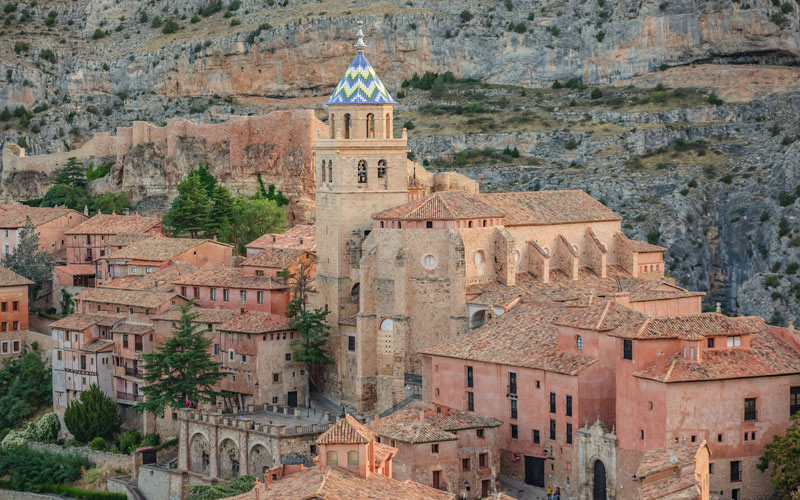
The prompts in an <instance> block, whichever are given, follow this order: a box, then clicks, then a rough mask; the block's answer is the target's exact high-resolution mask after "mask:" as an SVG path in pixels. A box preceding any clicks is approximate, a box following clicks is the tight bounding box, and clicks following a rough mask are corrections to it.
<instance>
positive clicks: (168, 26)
mask: <svg viewBox="0 0 800 500" xmlns="http://www.w3.org/2000/svg"><path fill="white" fill-rule="evenodd" d="M179 29H180V25H179V24H178V21H176V20H175V19H174V18H172V17H170V18H169V19H167V20H166V22H165V23H164V29H162V30H161V32H162V33H164V34H165V35H171V34H172V33H176V32H177V31H178V30H179Z"/></svg>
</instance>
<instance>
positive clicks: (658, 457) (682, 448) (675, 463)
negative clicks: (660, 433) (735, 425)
mask: <svg viewBox="0 0 800 500" xmlns="http://www.w3.org/2000/svg"><path fill="white" fill-rule="evenodd" d="M700 446H701V445H700V444H694V445H689V444H687V443H684V444H677V445H674V446H666V447H662V448H656V449H653V450H650V451H648V452H646V453H645V454H644V457H642V461H641V462H639V467H637V469H636V477H640V478H644V477H647V476H649V475H651V474H656V473H658V472H662V471H665V470H669V469H672V468H674V467H678V468H680V467H683V466H685V465H690V464H694V462H695V457H696V456H697V450H698V448H699V447H700ZM702 446H705V444H703V445H702Z"/></svg>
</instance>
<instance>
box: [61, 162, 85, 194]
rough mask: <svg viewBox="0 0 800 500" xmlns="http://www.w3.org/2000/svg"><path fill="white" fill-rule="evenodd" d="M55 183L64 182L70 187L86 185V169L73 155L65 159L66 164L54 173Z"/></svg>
mask: <svg viewBox="0 0 800 500" xmlns="http://www.w3.org/2000/svg"><path fill="white" fill-rule="evenodd" d="M56 184H66V185H67V186H72V187H85V186H86V169H85V168H84V167H83V164H82V163H81V162H80V161H78V159H77V158H75V157H74V156H73V157H71V158H69V159H68V160H67V164H66V165H64V167H63V168H62V169H61V170H59V171H58V173H57V174H56Z"/></svg>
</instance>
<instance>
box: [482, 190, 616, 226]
mask: <svg viewBox="0 0 800 500" xmlns="http://www.w3.org/2000/svg"><path fill="white" fill-rule="evenodd" d="M476 196H478V197H479V198H480V199H481V200H482V201H484V202H485V203H487V204H489V205H491V206H493V207H494V208H496V209H497V210H499V211H501V212H503V213H504V214H505V222H504V223H505V225H506V226H535V225H549V224H565V223H571V222H601V221H619V220H622V217H620V216H619V215H617V214H615V213H614V212H613V211H611V210H610V209H609V208H608V207H606V206H605V205H603V204H602V203H600V202H599V201H597V200H595V199H594V198H592V197H591V196H589V195H588V194H586V193H585V192H583V191H581V190H579V189H567V190H559V191H526V192H505V193H480V194H478V195H476Z"/></svg>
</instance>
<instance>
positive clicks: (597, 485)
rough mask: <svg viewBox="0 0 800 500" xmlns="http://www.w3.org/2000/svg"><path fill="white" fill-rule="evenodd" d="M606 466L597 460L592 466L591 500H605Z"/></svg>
mask: <svg viewBox="0 0 800 500" xmlns="http://www.w3.org/2000/svg"><path fill="white" fill-rule="evenodd" d="M606 481H607V479H606V466H605V464H604V463H603V461H602V460H600V459H597V460H595V461H594V465H593V466H592V500H606Z"/></svg>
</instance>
